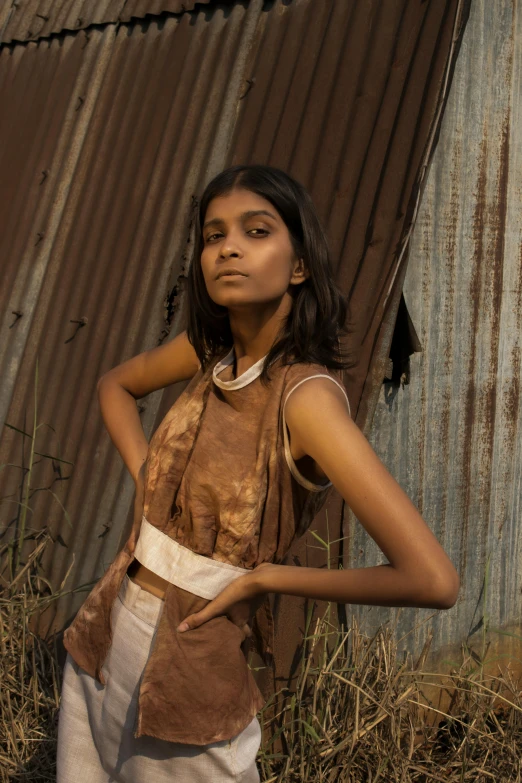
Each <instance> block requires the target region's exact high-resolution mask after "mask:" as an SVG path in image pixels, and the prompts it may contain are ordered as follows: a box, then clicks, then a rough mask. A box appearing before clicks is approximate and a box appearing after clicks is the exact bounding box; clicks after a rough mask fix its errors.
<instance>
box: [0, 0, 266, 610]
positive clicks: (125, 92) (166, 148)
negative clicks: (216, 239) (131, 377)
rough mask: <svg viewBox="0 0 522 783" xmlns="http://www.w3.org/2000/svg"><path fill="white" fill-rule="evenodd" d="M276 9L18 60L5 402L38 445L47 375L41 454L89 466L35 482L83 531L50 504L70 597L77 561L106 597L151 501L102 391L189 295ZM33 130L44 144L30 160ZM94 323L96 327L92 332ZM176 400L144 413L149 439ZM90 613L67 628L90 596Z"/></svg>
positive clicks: (11, 63)
mask: <svg viewBox="0 0 522 783" xmlns="http://www.w3.org/2000/svg"><path fill="white" fill-rule="evenodd" d="M259 6H260V3H252V4H251V5H250V6H249V8H248V9H246V8H245V7H244V6H242V5H237V6H235V7H234V8H232V9H231V11H230V13H229V14H227V15H226V16H225V15H224V14H223V12H222V11H220V10H218V11H216V13H215V14H214V15H213V17H212V20H211V22H210V23H209V20H208V19H207V18H206V15H205V14H204V13H198V14H195V15H194V16H190V15H189V14H184V15H182V16H181V17H179V18H178V19H176V18H167V19H164V20H161V22H157V21H151V22H150V23H149V24H146V25H142V24H141V23H140V24H139V25H137V24H136V25H130V26H129V27H124V26H121V27H120V28H119V29H118V30H116V28H115V27H114V26H110V27H107V28H106V29H104V30H98V29H91V30H90V31H89V38H88V39H86V37H85V34H84V33H79V34H66V35H65V36H64V37H63V40H62V41H59V40H53V41H52V42H51V44H50V46H49V45H48V43H47V42H40V43H38V44H35V43H29V44H27V45H25V46H24V47H15V48H14V49H13V50H12V51H10V49H9V48H4V49H3V50H2V52H1V54H0V73H1V74H2V76H3V88H2V90H1V93H2V105H3V107H4V113H3V115H2V116H3V118H4V121H5V123H6V124H5V125H4V129H3V144H2V153H1V154H2V161H1V165H2V170H3V172H4V175H3V186H4V187H5V190H4V197H3V207H2V210H0V213H1V217H0V221H1V228H0V255H1V257H2V258H3V259H6V260H7V262H8V271H9V285H8V286H6V287H5V288H3V289H2V293H4V295H5V296H6V297H7V296H8V297H9V299H8V301H7V303H6V302H5V300H4V303H3V305H4V310H3V312H4V313H5V314H6V315H5V318H4V324H3V334H4V335H5V336H6V337H8V339H4V340H3V341H2V343H1V345H0V362H1V364H0V366H1V368H2V378H3V379H5V382H4V383H3V385H2V399H3V402H4V412H6V411H7V416H6V420H7V422H8V423H11V424H13V425H15V426H18V427H20V428H22V429H26V430H28V429H30V427H31V423H30V422H31V416H32V410H33V406H32V399H33V383H34V377H35V363H36V359H37V358H38V360H39V395H38V396H39V408H38V419H39V421H41V422H45V423H47V424H49V425H51V426H52V427H54V428H55V431H56V434H53V433H51V432H50V431H49V430H43V432H42V434H41V436H40V437H39V441H38V450H40V449H41V451H42V452H44V453H47V454H54V455H55V456H58V457H62V458H64V459H67V460H69V461H70V462H72V463H74V469H73V470H72V471H71V470H70V469H67V468H65V469H64V468H62V475H57V473H56V470H57V464H56V463H55V464H54V465H53V464H52V463H51V461H50V460H48V459H43V460H41V461H40V463H39V464H38V465H37V467H36V469H35V474H34V475H33V477H32V482H31V483H32V486H34V487H42V488H43V487H47V488H50V489H52V490H53V492H55V493H56V495H57V497H58V498H59V500H60V502H61V503H63V504H64V506H65V507H66V509H67V512H68V514H69V517H70V519H71V520H72V527H69V524H68V523H67V522H66V520H65V519H64V517H63V514H62V510H61V505H60V503H59V502H57V500H56V499H55V498H54V497H53V496H52V495H51V494H50V493H49V492H45V491H40V492H38V493H37V494H36V495H35V496H34V497H33V498H32V502H31V505H32V507H33V509H34V519H36V520H38V522H37V523H36V524H37V525H41V524H42V523H43V522H44V521H45V524H48V525H49V527H50V529H51V530H53V531H54V533H55V534H56V535H58V534H59V535H60V536H61V540H62V541H63V542H64V543H65V544H66V548H63V549H60V547H57V548H56V549H55V551H54V553H53V559H52V562H49V563H48V564H47V568H48V569H49V576H51V578H52V580H53V582H54V583H55V584H57V583H59V582H60V581H61V579H62V578H63V576H64V575H65V573H66V572H67V569H68V567H69V564H70V561H71V556H74V557H75V566H74V569H73V571H72V573H71V580H72V583H73V584H75V585H78V584H83V583H85V582H88V581H89V580H92V579H93V578H94V577H95V576H96V575H99V574H100V573H101V572H102V571H103V570H104V569H105V567H106V566H107V565H108V563H109V562H110V560H111V559H112V557H113V556H114V554H115V552H116V549H117V546H118V544H119V539H120V536H121V534H122V526H123V523H124V521H125V519H126V516H127V512H128V510H129V508H130V506H131V501H132V496H133V491H134V485H133V482H132V480H131V478H130V476H129V475H128V474H127V471H126V470H125V469H124V468H123V464H122V461H121V459H120V457H119V455H118V454H117V452H116V451H115V449H114V447H113V446H112V444H111V442H110V439H109V438H108V436H107V433H106V432H104V427H103V422H102V420H101V417H100V414H99V409H98V404H97V396H96V391H95V389H96V381H97V378H99V376H100V375H101V374H102V373H103V372H105V371H106V370H108V369H109V368H110V367H113V366H114V365H116V364H118V363H120V362H121V361H123V360H124V359H125V358H128V357H130V356H132V355H135V354H136V353H139V352H140V351H142V350H145V349H146V348H150V347H153V346H154V345H157V344H158V341H159V339H160V338H161V337H164V336H165V326H166V322H165V297H166V295H167V294H169V292H170V293H172V296H173V297H174V291H172V289H170V288H169V280H170V277H171V275H173V277H174V279H175V280H177V289H176V290H177V291H178V293H180V292H181V290H182V288H183V283H184V274H185V269H184V264H185V263H186V255H185V254H186V248H187V239H188V226H189V222H190V214H191V208H192V201H191V199H192V195H193V194H195V193H197V192H199V191H200V190H201V189H202V186H203V183H204V182H206V181H207V178H208V173H209V171H214V170H215V169H216V168H220V167H221V166H222V164H223V160H222V158H221V160H220V159H219V157H218V158H216V155H217V156H219V155H220V154H222V153H221V152H220V150H221V149H222V146H223V139H227V138H229V137H230V133H231V127H230V122H231V121H232V120H233V116H234V115H233V113H232V112H231V111H230V102H231V101H232V104H233V105H235V103H236V102H237V92H238V91H239V89H240V88H241V81H240V79H239V80H238V78H236V74H235V73H231V72H232V71H233V65H234V64H235V63H237V62H238V61H239V62H241V53H242V51H243V50H244V49H248V48H249V47H250V39H251V37H252V35H253V33H254V31H255V24H256V21H257V18H258V14H259ZM172 73H176V75H177V78H176V79H173V78H171V74H172ZM240 73H241V71H237V74H240ZM28 85H33V86H32V87H29V86H28ZM31 89H33V90H34V94H35V100H30V99H31V98H32V95H31ZM13 120H14V125H13ZM18 120H20V122H21V125H18V124H17V121H18ZM24 129H25V133H28V132H29V133H30V138H31V143H30V144H27V142H25V143H23V144H20V134H23V133H24ZM29 129H30V130H29ZM33 129H37V132H36V134H35V135H33V134H34V130H33ZM43 171H47V176H46V177H45V178H43V175H42V172H43ZM13 311H18V312H20V313H22V314H23V315H22V316H21V317H19V318H16V316H14V315H13V314H12V313H13ZM82 318H85V319H86V325H85V326H83V327H81V326H80V325H79V324H78V323H74V322H77V321H81V319H82ZM173 327H174V330H176V328H177V327H178V324H177V322H176V321H174V324H173ZM13 385H14V389H13ZM171 391H172V390H171ZM176 391H177V392H178V393H179V391H180V389H179V388H178V389H174V393H176ZM161 396H162V394H161V393H157V394H156V395H151V396H150V397H148V398H147V400H146V401H144V404H143V405H142V408H143V419H142V420H143V424H144V427H145V430H146V432H147V433H148V435H149V436H150V434H151V430H152V427H153V423H154V421H155V418H156V414H157V410H158V405H159V401H160V399H161ZM8 406H9V407H8ZM20 450H21V440H20V435H19V434H18V433H16V432H14V431H13V430H9V429H4V432H3V439H2V444H1V456H0V462H1V463H8V464H11V465H21V464H22V460H21V457H20ZM1 478H2V493H1V494H2V498H3V504H2V517H3V519H2V524H3V525H6V524H7V525H9V526H10V529H13V528H14V526H15V525H16V523H17V515H18V507H17V506H16V505H15V503H16V502H17V501H19V500H21V494H20V493H21V487H20V478H21V470H20V468H9V469H6V470H4V471H3V473H2V474H1ZM69 479H70V480H69ZM73 598H74V600H72V602H71V601H67V602H64V603H63V604H62V610H61V613H60V616H59V617H63V616H66V617H67V616H68V615H69V614H70V613H71V612H72V611H74V610H75V609H76V608H77V606H78V604H79V601H81V599H82V596H81V595H80V596H78V595H76V596H74V597H73Z"/></svg>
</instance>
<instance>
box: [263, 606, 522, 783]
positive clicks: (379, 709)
mask: <svg viewBox="0 0 522 783" xmlns="http://www.w3.org/2000/svg"><path fill="white" fill-rule="evenodd" d="M428 651H429V642H428V643H427V644H426V645H425V648H424V650H423V651H422V653H421V655H420V656H419V658H418V659H417V660H416V661H415V662H413V661H412V659H411V657H410V656H403V657H402V658H401V660H399V659H398V655H397V644H396V641H395V634H394V633H393V631H392V630H391V629H390V628H389V627H383V628H381V629H380V630H379V631H378V632H377V633H376V634H375V636H373V637H372V638H370V637H368V636H365V635H364V634H363V633H361V631H360V630H359V628H358V627H357V624H356V622H355V621H353V624H352V626H351V628H350V629H349V630H348V631H339V630H337V629H335V628H333V627H332V626H331V624H330V622H329V610H327V612H326V614H325V615H324V617H323V618H320V619H318V620H317V623H316V627H315V630H314V633H313V634H312V635H311V636H309V637H308V638H307V639H305V650H304V654H303V660H302V665H301V668H300V671H299V675H298V678H297V687H296V693H295V694H288V698H286V703H285V705H284V707H283V709H282V710H281V711H280V712H279V714H278V715H277V716H276V721H277V723H278V724H279V727H278V728H277V729H276V730H275V731H274V728H273V722H272V726H270V725H268V724H269V721H268V719H267V720H266V721H264V724H265V725H263V735H264V736H263V743H262V748H261V751H260V756H259V759H258V761H259V764H260V767H261V769H262V772H263V775H262V779H263V781H264V782H265V783H276V781H277V783H279V781H281V782H282V781H285V782H287V783H290V782H291V781H295V782H296V783H297V781H299V783H307V782H308V781H310V782H311V781H313V782H314V783H320V782H322V781H325V783H326V781H328V783H330V782H331V781H336V783H352V782H353V783H377V781H380V782H381V783H392V782H393V783H395V782H396V783H410V782H411V783H413V781H415V783H429V782H431V781H440V782H441V783H457V782H458V783H463V782H464V781H473V783H491V781H495V783H520V781H522V760H521V752H520V748H521V747H522V692H521V691H520V689H519V688H518V687H517V685H516V684H515V683H514V682H512V681H511V679H510V677H509V676H508V675H507V674H506V673H504V674H500V675H499V676H494V675H487V674H485V663H486V661H483V660H479V659H478V656H477V655H476V653H474V652H473V653H470V651H466V650H465V649H464V648H463V655H462V662H461V665H460V666H459V668H458V670H456V669H455V670H453V671H451V672H450V674H447V675H443V674H441V673H437V672H428V671H426V667H425V663H426V659H427V654H428ZM427 686H430V688H428V687H427ZM433 689H437V690H439V689H440V690H443V691H444V694H445V696H446V699H445V701H446V702H447V703H448V707H447V710H446V711H445V710H443V709H440V708H439V707H436V706H434V704H432V703H431V702H430V701H429V700H428V698H427V696H426V695H425V694H426V693H427V692H428V691H429V690H432V691H433ZM278 695H279V697H281V695H282V692H280V693H279V694H278ZM268 707H269V705H266V707H265V708H264V710H263V712H265V711H266V710H267V709H268ZM278 735H281V740H282V746H283V748H284V749H285V753H284V755H277V754H271V752H270V750H271V746H272V745H273V743H274V740H275V739H276V737H277V736H278Z"/></svg>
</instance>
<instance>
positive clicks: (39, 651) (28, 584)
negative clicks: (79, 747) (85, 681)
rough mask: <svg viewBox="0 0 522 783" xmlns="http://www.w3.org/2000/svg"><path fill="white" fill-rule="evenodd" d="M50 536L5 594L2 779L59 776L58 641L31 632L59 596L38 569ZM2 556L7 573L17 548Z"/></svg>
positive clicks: (42, 537)
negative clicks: (39, 617)
mask: <svg viewBox="0 0 522 783" xmlns="http://www.w3.org/2000/svg"><path fill="white" fill-rule="evenodd" d="M49 540H50V538H49V534H48V533H46V532H42V533H40V534H37V535H36V537H35V546H34V549H33V551H32V553H31V554H30V556H29V557H28V559H27V562H26V563H25V565H22V566H21V567H19V570H18V572H17V574H16V576H15V578H14V579H12V580H11V581H10V582H9V583H7V584H5V583H4V584H3V586H2V588H1V592H0V645H1V653H2V658H1V681H2V688H1V705H0V706H1V718H0V780H1V781H2V783H3V782H4V781H15V780H24V781H39V782H41V783H43V781H54V780H56V772H55V755H56V728H57V715H58V706H59V699H60V673H59V667H58V662H57V656H56V649H55V645H54V644H53V642H52V641H51V642H48V641H45V640H43V639H41V638H40V637H39V636H38V635H36V634H35V633H33V631H32V630H31V629H32V626H33V621H34V619H36V617H37V615H38V613H39V612H41V611H42V610H43V609H45V607H46V606H48V605H49V602H50V601H53V600H56V597H57V594H56V593H54V594H53V592H52V590H51V589H50V587H49V585H48V584H47V583H46V581H45V579H43V577H42V576H41V575H39V573H38V572H39V570H40V569H39V561H40V558H41V555H42V553H43V550H44V548H45V547H46V546H47V544H48V542H49ZM2 554H3V561H4V562H3V563H2V565H3V568H2V573H5V572H6V569H7V567H8V566H9V563H8V562H7V561H8V560H9V559H10V556H11V554H12V550H11V549H10V548H9V547H5V548H4V551H3V553H2ZM2 581H3V580H2Z"/></svg>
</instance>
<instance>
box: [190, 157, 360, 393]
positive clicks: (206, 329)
mask: <svg viewBox="0 0 522 783" xmlns="http://www.w3.org/2000/svg"><path fill="white" fill-rule="evenodd" d="M234 188H243V189H245V190H250V191H251V192H252V193H256V194H257V195H258V196H261V197H262V198H264V199H266V200H267V201H269V202H270V203H271V204H272V205H273V206H274V207H275V208H276V209H277V211H278V212H279V214H280V216H281V218H282V219H283V220H284V222H285V224H286V227H287V228H288V231H289V234H290V239H291V242H292V246H293V249H294V252H295V254H296V256H297V258H303V260H304V265H305V267H306V269H307V270H308V271H309V273H310V274H309V277H308V278H307V279H306V280H305V281H304V282H302V283H300V284H299V285H295V286H291V287H290V291H289V292H290V294H291V296H292V297H293V299H294V303H293V305H292V309H291V311H290V313H289V314H288V316H287V318H286V319H285V320H284V322H283V326H282V329H281V331H280V333H279V335H278V339H277V340H276V341H275V343H274V344H273V345H272V347H271V349H270V351H269V353H268V355H267V358H266V361H265V363H264V367H263V372H262V373H261V375H260V379H261V382H262V383H264V384H267V383H268V382H269V381H270V380H271V379H270V375H269V372H268V368H269V366H270V365H271V364H273V362H275V361H276V360H277V359H278V358H279V357H282V364H296V363H300V362H312V363H317V364H321V365H323V366H325V367H327V368H329V369H332V370H340V371H342V370H348V369H350V368H351V367H353V366H354V364H355V363H356V358H355V354H354V352H353V351H351V352H349V353H348V354H343V352H342V351H341V345H340V335H341V334H344V335H347V334H352V332H353V328H352V325H351V324H350V323H348V322H347V316H348V314H349V304H348V301H347V299H346V298H345V296H344V295H343V294H342V292H341V291H340V289H339V288H338V287H337V285H336V283H335V281H334V279H333V275H332V269H331V262H330V256H329V251H328V242H327V239H326V234H325V232H324V230H323V227H322V226H321V223H320V221H319V218H318V216H317V213H316V211H315V207H314V204H313V202H312V199H311V198H310V195H309V194H308V192H307V191H306V189H305V188H304V187H303V186H302V185H301V184H300V183H299V182H297V181H296V180H295V179H293V178H292V177H290V176H289V175H288V174H286V173H285V172H284V171H281V170H280V169H276V168H273V167H271V166H262V165H259V164H255V165H239V166H231V167H230V168H228V169H225V170H224V171H222V172H221V173H220V174H218V175H217V176H216V177H214V179H213V180H211V182H209V183H208V185H207V186H206V188H205V190H204V193H203V195H202V197H201V200H200V202H199V208H198V209H197V210H196V216H195V223H196V225H195V241H194V252H193V255H192V260H191V264H190V269H189V273H188V285H187V297H186V308H187V309H186V323H187V337H188V339H189V341H190V343H191V344H192V346H193V348H194V350H195V352H196V354H197V356H198V359H199V360H200V362H201V367H202V370H203V371H205V370H206V368H207V367H208V365H209V364H210V362H211V361H212V359H213V358H214V357H215V356H219V357H220V358H222V357H223V356H224V355H225V354H226V353H227V352H228V351H230V349H231V348H232V345H233V344H234V340H233V336H232V331H231V328H230V322H229V319H228V310H227V308H226V307H224V306H222V305H218V304H216V303H215V302H214V301H213V300H212V299H211V298H210V296H209V294H208V291H207V287H206V284H205V280H204V277H203V272H202V269H201V263H200V259H201V253H202V251H203V235H202V226H203V223H204V220H205V215H206V211H207V207H208V205H209V204H210V202H211V201H212V199H214V198H217V197H218V196H223V195H227V194H228V193H230V192H231V191H232V190H233V189H234Z"/></svg>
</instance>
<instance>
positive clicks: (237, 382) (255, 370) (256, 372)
mask: <svg viewBox="0 0 522 783" xmlns="http://www.w3.org/2000/svg"><path fill="white" fill-rule="evenodd" d="M267 356H268V354H265V355H264V356H263V357H261V359H259V361H257V362H256V363H255V364H253V365H252V367H250V368H249V369H248V370H246V372H244V373H243V374H242V375H240V376H239V378H234V379H233V380H231V381H221V380H220V379H219V378H218V375H219V373H220V372H222V371H223V370H224V369H225V367H228V366H229V365H231V364H233V362H234V346H232V348H231V349H230V351H229V352H228V353H227V355H226V356H225V357H224V358H223V359H221V360H220V361H219V362H218V363H217V364H216V365H215V367H214V369H213V370H212V377H213V379H214V383H215V384H216V386H219V388H220V389H230V390H234V389H242V388H243V386H247V385H248V384H249V383H252V381H254V380H255V379H256V378H259V376H260V375H261V373H262V372H263V364H264V361H265V359H266V357H267Z"/></svg>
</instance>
